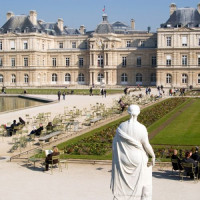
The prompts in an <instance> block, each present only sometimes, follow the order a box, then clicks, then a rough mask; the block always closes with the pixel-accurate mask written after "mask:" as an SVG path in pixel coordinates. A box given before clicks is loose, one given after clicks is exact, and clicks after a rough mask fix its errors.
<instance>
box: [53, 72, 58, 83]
mask: <svg viewBox="0 0 200 200" xmlns="http://www.w3.org/2000/svg"><path fill="white" fill-rule="evenodd" d="M57 81H58V76H57V74H55V73H54V74H52V82H57Z"/></svg>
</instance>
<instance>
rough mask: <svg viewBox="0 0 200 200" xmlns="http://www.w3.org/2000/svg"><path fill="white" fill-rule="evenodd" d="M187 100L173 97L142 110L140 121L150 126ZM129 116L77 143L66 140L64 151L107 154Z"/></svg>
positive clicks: (75, 153) (74, 153)
mask: <svg viewBox="0 0 200 200" xmlns="http://www.w3.org/2000/svg"><path fill="white" fill-rule="evenodd" d="M186 100H187V99H186V98H171V99H167V100H165V101H163V102H160V103H158V104H155V105H153V106H151V107H149V108H146V109H144V110H142V111H141V113H140V115H139V117H138V121H139V122H140V123H142V124H144V125H145V126H146V127H148V126H150V125H151V124H153V123H154V122H155V121H157V120H158V119H160V118H162V117H163V116H165V115H166V114H168V113H169V112H171V111H172V110H173V109H175V108H176V107H177V106H179V105H181V104H182V103H184V102H185V101H186ZM128 118H129V116H127V117H126V118H124V119H123V120H121V121H117V122H116V123H114V125H112V126H109V127H107V128H105V129H103V130H100V131H98V130H97V132H95V133H94V134H93V135H92V136H89V137H86V138H83V139H80V140H78V141H77V142H76V143H72V144H68V142H66V145H65V146H64V152H65V153H66V154H68V155H69V154H70V155H105V154H107V153H109V152H110V151H111V148H112V141H113V137H114V136H115V132H116V129H117V127H118V126H119V124H120V123H122V122H123V121H126V120H127V119H128ZM62 146H63V144H62Z"/></svg>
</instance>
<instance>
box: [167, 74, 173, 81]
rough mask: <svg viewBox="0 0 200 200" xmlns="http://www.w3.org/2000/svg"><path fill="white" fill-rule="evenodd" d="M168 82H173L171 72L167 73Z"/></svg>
mask: <svg viewBox="0 0 200 200" xmlns="http://www.w3.org/2000/svg"><path fill="white" fill-rule="evenodd" d="M166 83H172V75H171V74H167V75H166Z"/></svg>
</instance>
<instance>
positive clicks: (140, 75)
mask: <svg viewBox="0 0 200 200" xmlns="http://www.w3.org/2000/svg"><path fill="white" fill-rule="evenodd" d="M136 84H142V74H140V73H137V74H136Z"/></svg>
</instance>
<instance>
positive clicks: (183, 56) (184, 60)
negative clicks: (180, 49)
mask: <svg viewBox="0 0 200 200" xmlns="http://www.w3.org/2000/svg"><path fill="white" fill-rule="evenodd" d="M182 65H184V66H185V65H187V55H182Z"/></svg>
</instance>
